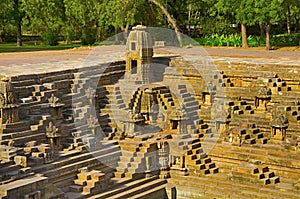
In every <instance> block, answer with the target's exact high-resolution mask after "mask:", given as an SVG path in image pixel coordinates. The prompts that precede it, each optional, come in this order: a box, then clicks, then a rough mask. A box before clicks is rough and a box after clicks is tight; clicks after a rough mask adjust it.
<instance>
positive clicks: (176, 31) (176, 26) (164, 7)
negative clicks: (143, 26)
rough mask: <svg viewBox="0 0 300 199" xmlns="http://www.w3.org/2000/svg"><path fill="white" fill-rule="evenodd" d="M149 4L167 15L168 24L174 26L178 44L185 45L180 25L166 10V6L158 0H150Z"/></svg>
mask: <svg viewBox="0 0 300 199" xmlns="http://www.w3.org/2000/svg"><path fill="white" fill-rule="evenodd" d="M148 1H149V2H151V3H153V4H155V5H157V6H158V7H159V8H160V9H161V11H162V12H163V13H164V14H165V15H166V17H167V20H168V22H169V23H170V24H171V25H172V26H173V28H174V31H175V34H176V37H177V40H178V43H179V45H180V46H182V45H183V43H182V35H181V33H180V28H179V25H178V22H177V21H176V19H175V18H174V17H173V16H172V15H171V14H170V13H169V11H168V9H167V8H166V6H164V5H163V4H162V3H161V2H159V1H158V0H148Z"/></svg>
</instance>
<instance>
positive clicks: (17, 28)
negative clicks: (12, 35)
mask: <svg viewBox="0 0 300 199" xmlns="http://www.w3.org/2000/svg"><path fill="white" fill-rule="evenodd" d="M16 30H17V46H22V29H21V21H20V20H19V21H18V22H17V24H16Z"/></svg>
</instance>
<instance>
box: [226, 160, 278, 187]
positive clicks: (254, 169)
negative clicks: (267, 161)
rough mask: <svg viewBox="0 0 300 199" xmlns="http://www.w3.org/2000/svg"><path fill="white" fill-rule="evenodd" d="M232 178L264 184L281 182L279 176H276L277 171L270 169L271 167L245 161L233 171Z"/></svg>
mask: <svg viewBox="0 0 300 199" xmlns="http://www.w3.org/2000/svg"><path fill="white" fill-rule="evenodd" d="M232 179H233V180H235V181H241V182H250V183H255V184H262V185H267V184H276V183H279V182H280V180H279V177H278V176H275V173H274V172H273V171H270V170H269V167H267V166H261V165H259V166H257V165H254V164H245V163H242V164H240V165H239V166H238V167H236V168H235V170H233V171H232Z"/></svg>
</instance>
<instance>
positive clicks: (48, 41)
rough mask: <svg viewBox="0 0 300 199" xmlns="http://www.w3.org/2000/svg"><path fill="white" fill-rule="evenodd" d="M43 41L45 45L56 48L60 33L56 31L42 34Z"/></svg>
mask: <svg viewBox="0 0 300 199" xmlns="http://www.w3.org/2000/svg"><path fill="white" fill-rule="evenodd" d="M42 40H43V42H44V44H45V45H50V46H56V45H58V33H57V31H54V30H47V31H46V32H44V33H43V34H42Z"/></svg>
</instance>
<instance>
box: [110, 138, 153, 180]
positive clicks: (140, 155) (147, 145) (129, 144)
mask: <svg viewBox="0 0 300 199" xmlns="http://www.w3.org/2000/svg"><path fill="white" fill-rule="evenodd" d="M119 145H120V148H121V153H122V156H121V158H120V161H119V162H118V167H117V168H116V170H117V171H116V172H115V173H114V174H115V177H117V178H124V177H126V178H134V179H137V178H141V177H143V176H145V171H146V170H147V168H146V157H148V155H149V154H151V152H155V151H156V150H157V149H156V147H157V145H156V143H155V142H153V143H151V141H149V142H147V141H144V142H140V141H135V140H122V141H120V142H119ZM148 169H150V168H148Z"/></svg>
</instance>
